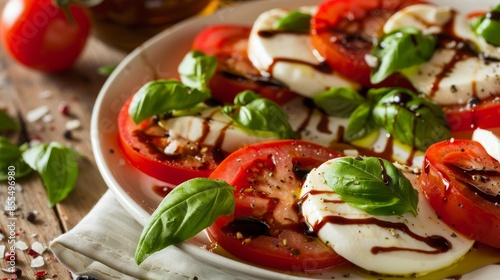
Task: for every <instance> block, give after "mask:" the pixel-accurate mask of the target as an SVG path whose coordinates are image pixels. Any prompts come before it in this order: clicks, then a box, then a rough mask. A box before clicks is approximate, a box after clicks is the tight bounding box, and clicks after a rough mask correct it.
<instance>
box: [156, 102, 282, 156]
mask: <svg viewBox="0 0 500 280" xmlns="http://www.w3.org/2000/svg"><path fill="white" fill-rule="evenodd" d="M159 125H160V126H162V127H163V128H165V129H166V130H168V131H169V133H170V134H171V135H170V137H172V138H173V139H175V138H177V137H179V138H181V139H184V140H187V141H192V142H198V143H199V144H203V145H208V146H214V147H219V148H221V150H223V151H224V152H227V153H231V152H234V151H236V150H237V149H239V148H242V147H243V146H245V145H249V144H254V143H259V142H263V141H266V140H274V139H277V137H276V135H275V134H273V133H269V135H266V133H262V134H261V135H255V134H252V133H249V132H247V131H245V130H243V129H241V128H239V127H237V126H235V125H234V124H233V123H232V120H231V119H230V118H229V117H228V116H226V115H224V114H222V112H221V111H220V108H218V107H216V108H209V109H206V110H204V111H202V112H201V113H200V114H199V115H196V116H181V117H176V118H169V119H165V120H160V121H159ZM167 148H169V147H168V146H167ZM175 148H176V147H175V146H174V147H173V148H172V149H174V150H175ZM166 152H168V151H166Z"/></svg>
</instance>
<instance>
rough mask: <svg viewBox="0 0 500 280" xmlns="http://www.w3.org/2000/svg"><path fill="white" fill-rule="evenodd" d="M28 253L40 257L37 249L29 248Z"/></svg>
mask: <svg viewBox="0 0 500 280" xmlns="http://www.w3.org/2000/svg"><path fill="white" fill-rule="evenodd" d="M28 255H30V256H32V257H33V258H36V257H38V256H39V255H40V254H38V252H37V251H35V250H33V249H29V250H28Z"/></svg>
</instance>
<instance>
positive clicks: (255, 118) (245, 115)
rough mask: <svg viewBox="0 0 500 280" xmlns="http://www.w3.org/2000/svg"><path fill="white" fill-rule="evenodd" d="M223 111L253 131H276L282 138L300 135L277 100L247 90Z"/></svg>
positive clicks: (294, 137) (292, 137)
mask: <svg viewBox="0 0 500 280" xmlns="http://www.w3.org/2000/svg"><path fill="white" fill-rule="evenodd" d="M222 112H223V113H224V114H226V115H227V116H229V117H230V118H231V119H232V120H233V121H234V122H235V123H237V124H238V125H240V126H242V127H244V128H246V129H249V130H253V131H266V132H273V133H276V134H277V135H278V136H279V138H280V139H296V138H298V135H297V133H296V132H295V131H293V129H292V127H291V126H290V123H289V122H288V115H287V114H286V113H285V111H283V109H282V108H281V107H280V106H279V105H278V104H276V103H275V102H273V101H271V100H269V99H266V98H261V97H260V96H259V95H258V94H256V93H255V92H253V91H250V90H247V91H243V92H241V93H239V94H238V95H237V96H236V97H235V105H226V106H224V107H223V108H222Z"/></svg>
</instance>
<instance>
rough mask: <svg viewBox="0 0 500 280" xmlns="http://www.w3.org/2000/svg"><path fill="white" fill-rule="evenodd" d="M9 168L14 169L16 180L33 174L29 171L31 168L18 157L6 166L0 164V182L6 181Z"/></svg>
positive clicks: (31, 170)
mask: <svg viewBox="0 0 500 280" xmlns="http://www.w3.org/2000/svg"><path fill="white" fill-rule="evenodd" d="M10 166H12V167H14V171H15V175H14V178H16V179H19V178H21V177H24V176H26V175H28V174H30V173H31V172H33V169H31V167H29V165H28V164H26V162H25V161H24V160H23V158H22V157H21V156H19V158H16V159H15V160H13V161H11V162H9V163H7V164H3V163H0V181H6V180H8V178H9V167H10Z"/></svg>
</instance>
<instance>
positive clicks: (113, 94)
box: [91, 0, 500, 279]
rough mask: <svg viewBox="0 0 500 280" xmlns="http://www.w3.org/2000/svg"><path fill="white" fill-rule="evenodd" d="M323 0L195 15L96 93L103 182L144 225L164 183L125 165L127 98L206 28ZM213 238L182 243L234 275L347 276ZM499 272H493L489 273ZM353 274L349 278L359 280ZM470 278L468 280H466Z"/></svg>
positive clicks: (274, 1)
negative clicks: (263, 256) (242, 251)
mask: <svg viewBox="0 0 500 280" xmlns="http://www.w3.org/2000/svg"><path fill="white" fill-rule="evenodd" d="M319 2H320V0H266V1H252V2H248V3H245V4H242V5H239V6H236V7H233V8H226V9H223V10H220V11H217V12H216V13H215V14H212V15H210V16H207V17H202V18H195V19H191V20H187V21H185V22H183V23H181V24H178V25H176V26H174V27H172V28H170V29H168V30H166V31H164V32H162V33H160V34H158V35H157V36H155V37H154V38H152V39H151V40H149V41H148V42H146V43H145V44H144V45H142V46H140V47H139V48H137V49H136V50H134V51H133V52H132V53H130V55H128V56H127V57H126V58H125V59H124V60H123V61H122V62H121V63H120V65H118V67H117V68H116V70H115V71H114V72H113V73H112V75H111V76H110V77H109V79H108V80H107V81H106V83H105V84H104V86H103V88H102V89H101V92H100V93H99V96H98V97H97V100H96V103H95V107H94V111H93V114H92V120H91V139H92V148H93V151H94V156H95V160H96V162H97V166H98V168H99V171H100V172H101V175H102V177H103V178H104V181H105V182H106V184H107V185H108V187H109V188H110V189H111V190H112V191H113V193H114V194H115V196H116V198H117V199H118V201H119V202H120V203H121V204H122V205H123V207H124V208H125V209H126V210H127V211H128V212H129V213H130V214H131V215H132V216H133V217H134V218H135V219H136V220H137V221H138V222H139V223H140V224H142V225H145V224H146V223H147V221H148V219H149V217H150V214H151V213H152V212H153V211H154V209H155V207H156V206H157V205H158V204H159V202H160V201H161V199H162V198H161V197H160V196H159V195H157V194H156V193H155V192H154V191H153V187H152V186H154V185H160V186H162V185H164V183H162V182H158V181H156V180H155V179H152V178H150V177H148V176H147V175H144V174H143V173H141V172H139V171H137V170H136V169H135V168H133V167H132V166H130V165H129V164H128V163H126V161H125V159H124V157H123V156H122V154H121V152H120V149H119V148H118V145H117V137H118V136H117V133H118V132H117V129H118V127H117V116H118V112H119V110H120V108H121V106H122V105H123V103H124V102H125V100H127V98H128V97H130V96H131V95H132V94H134V93H135V92H136V91H137V90H138V89H139V88H140V87H141V86H142V85H143V84H144V83H146V82H148V81H150V80H154V79H157V78H170V77H174V76H176V74H177V65H178V64H179V62H180V60H181V59H182V57H183V56H184V55H185V54H186V52H187V51H188V50H189V49H190V46H191V43H192V39H193V38H194V36H195V35H196V34H197V32H198V31H200V30H201V29H202V28H204V27H206V26H208V25H211V24H217V23H235V24H248V25H250V24H252V22H253V21H254V20H255V18H256V17H257V16H258V15H259V14H260V13H261V12H263V11H266V10H268V9H272V8H278V7H279V8H296V7H299V6H307V5H314V4H317V3H319ZM432 2H436V3H438V4H442V5H450V6H453V7H455V8H456V9H458V10H462V11H474V10H478V9H489V8H490V6H493V5H495V4H496V2H495V1H494V0H491V1H490V0H488V1H466V0H463V1H456V0H439V1H438V0H436V1H432ZM209 245H210V242H209V240H208V239H207V238H206V236H205V234H204V233H202V234H199V235H197V236H196V237H195V238H192V239H190V240H188V241H187V242H184V243H183V244H180V245H179V247H180V248H181V249H183V250H185V251H186V252H188V253H189V254H191V255H192V256H194V257H196V258H198V259H200V260H202V261H204V262H207V263H209V264H212V265H214V266H217V267H221V268H223V269H225V270H226V271H231V272H233V273H234V274H235V275H238V276H240V277H241V276H243V277H245V276H246V277H249V278H252V277H253V278H258V279H306V278H307V279H311V278H317V279H332V277H336V278H337V279H338V278H343V275H342V274H343V272H331V273H330V272H322V273H321V274H317V275H311V274H309V275H307V276H305V275H300V274H292V273H288V272H287V273H285V272H279V271H271V270H268V269H264V268H258V267H255V266H253V265H251V264H247V263H244V262H241V261H238V260H235V259H233V258H231V257H226V256H224V254H223V253H220V254H215V253H212V252H209V251H207V250H205V249H202V248H201V247H202V246H209ZM491 268H493V273H495V274H498V273H500V272H499V266H490V267H489V269H483V270H482V271H484V273H483V272H481V271H480V272H479V274H480V275H477V274H476V275H474V279H477V277H482V278H484V279H488V278H486V277H487V276H486V275H487V274H486V273H487V272H488V271H489V270H491ZM488 275H494V274H488ZM355 278H356V277H355V276H353V275H351V276H350V277H349V279H355ZM462 279H465V278H462Z"/></svg>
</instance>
